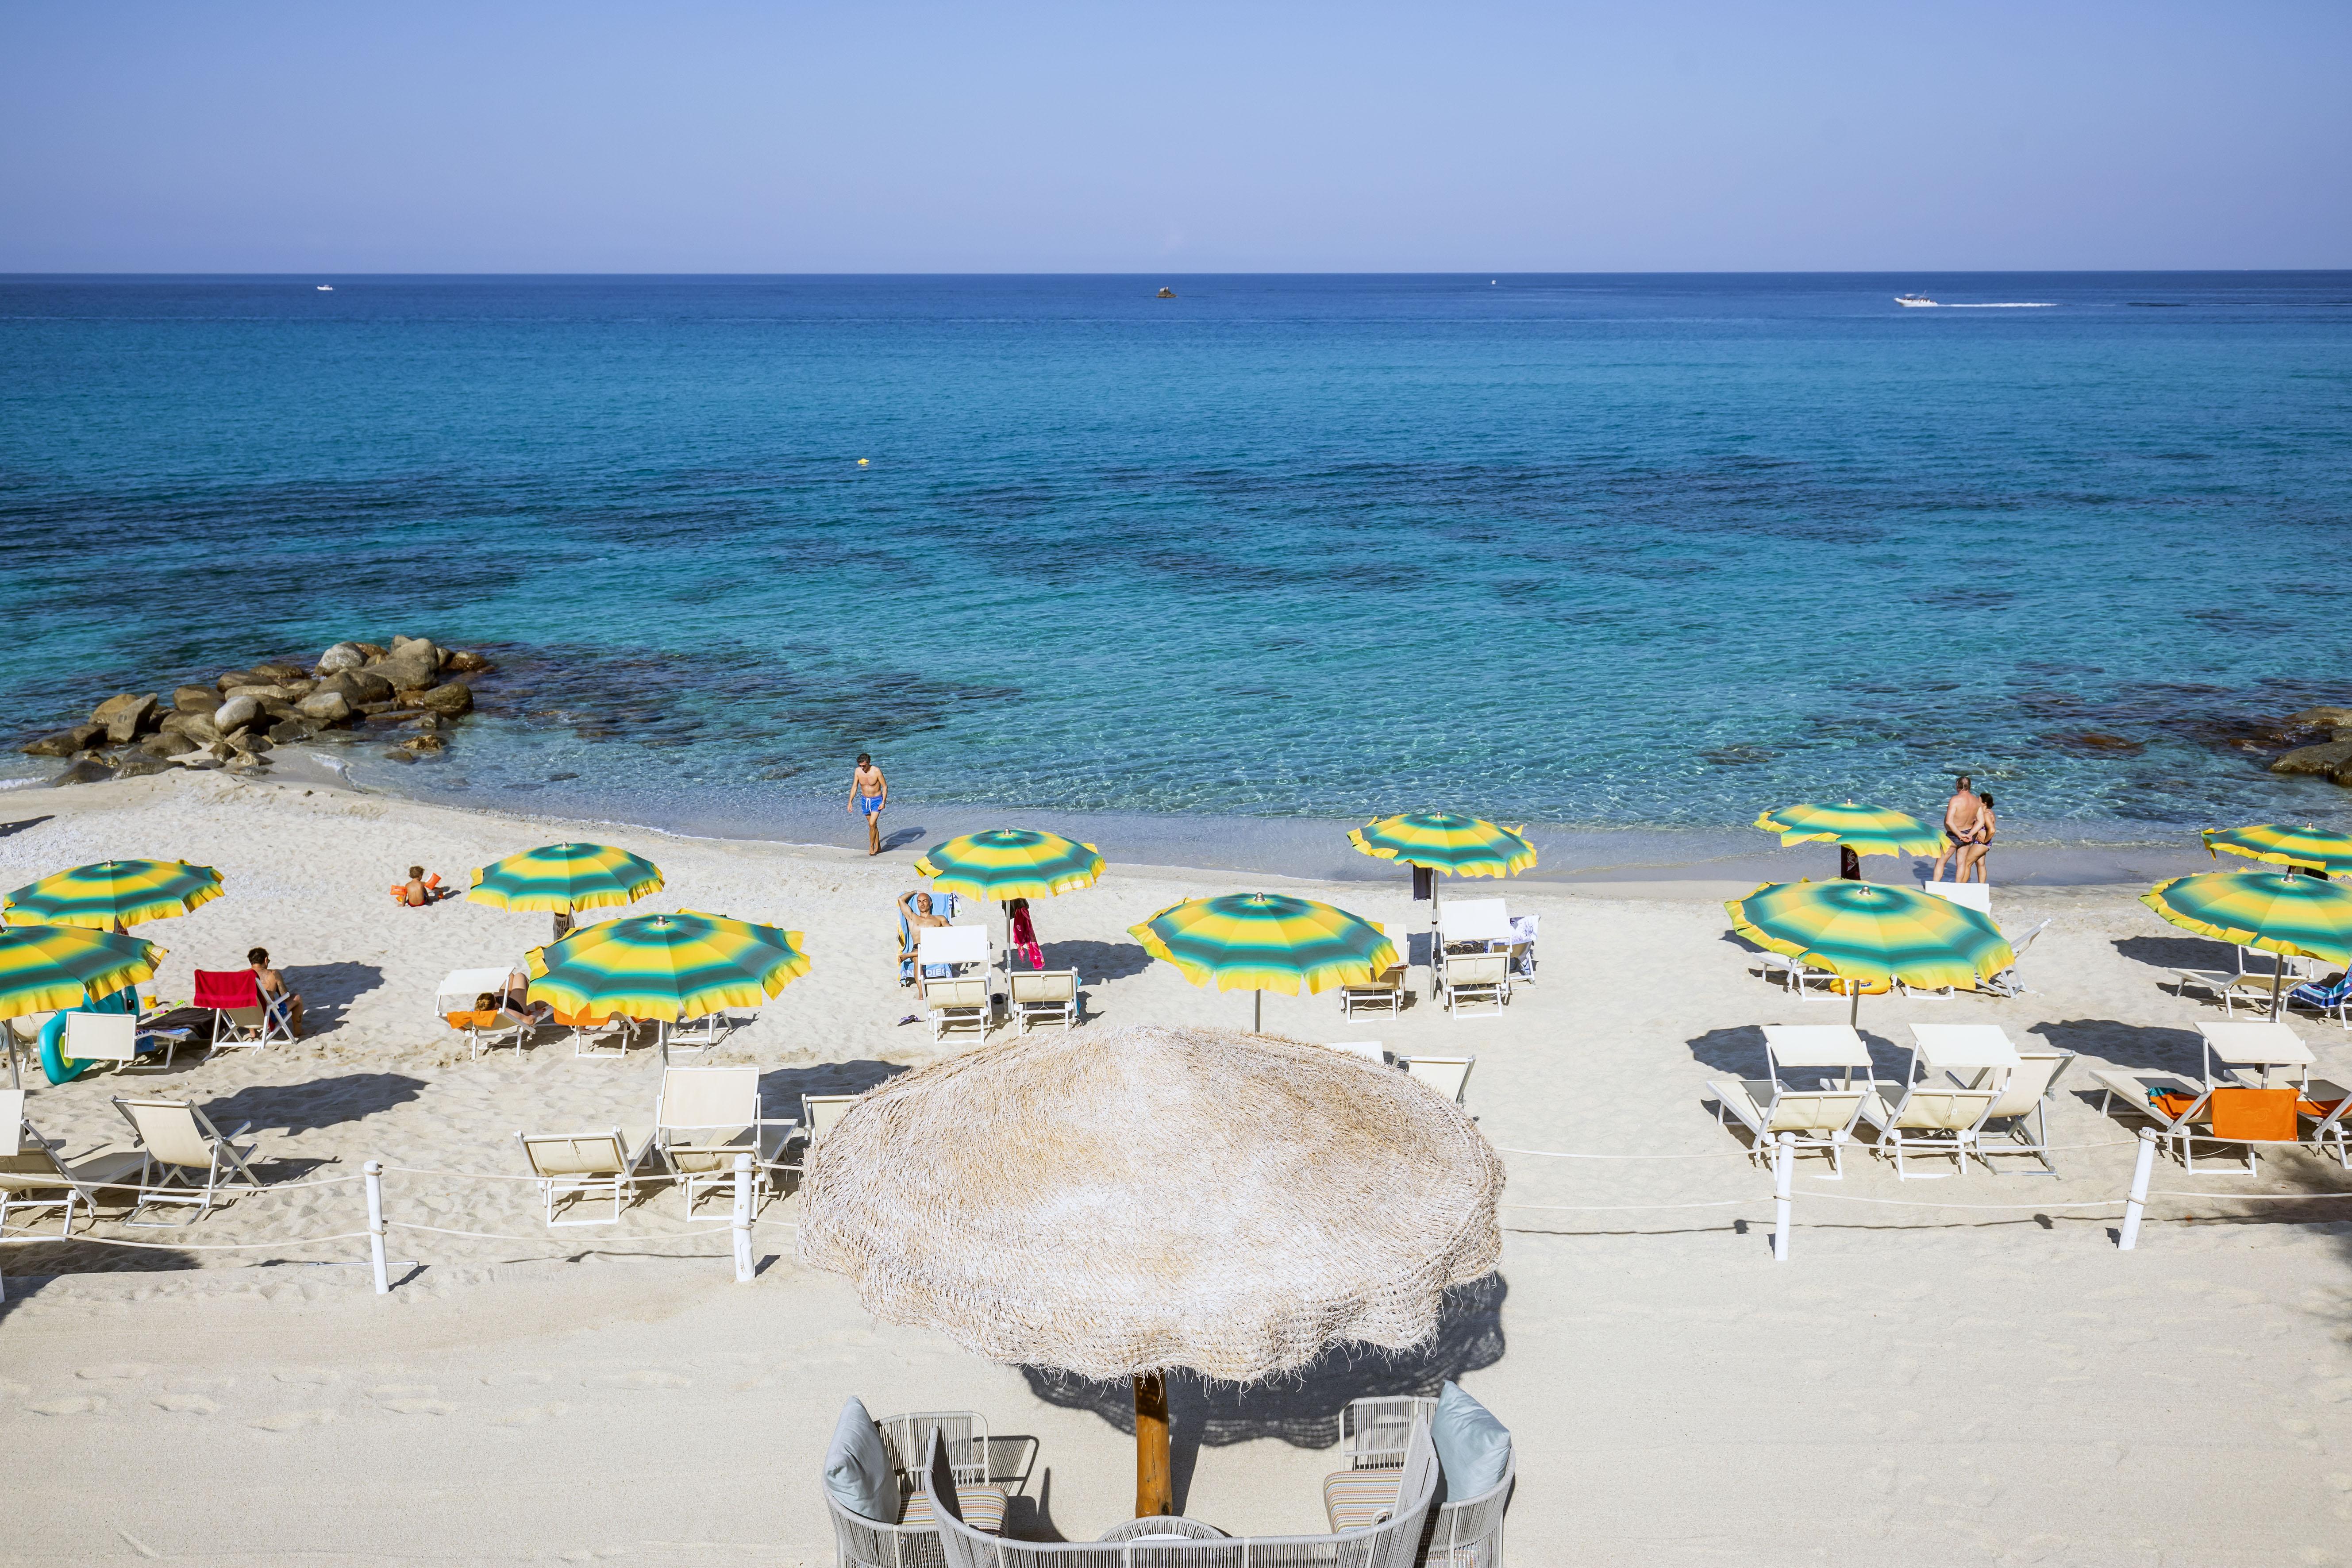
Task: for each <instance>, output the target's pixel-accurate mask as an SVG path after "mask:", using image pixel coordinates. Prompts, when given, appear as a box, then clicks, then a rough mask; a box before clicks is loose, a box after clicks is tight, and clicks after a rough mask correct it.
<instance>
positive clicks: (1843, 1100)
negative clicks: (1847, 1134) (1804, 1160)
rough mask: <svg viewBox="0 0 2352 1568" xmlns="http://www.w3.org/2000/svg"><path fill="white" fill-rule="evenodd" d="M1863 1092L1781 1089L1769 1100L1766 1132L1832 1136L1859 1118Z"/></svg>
mask: <svg viewBox="0 0 2352 1568" xmlns="http://www.w3.org/2000/svg"><path fill="white" fill-rule="evenodd" d="M1864 1092H1866V1091H1864V1090H1863V1089H1784V1090H1782V1091H1781V1092H1780V1094H1778V1095H1776V1096H1774V1097H1773V1100H1772V1119H1771V1121H1769V1122H1767V1123H1766V1124H1765V1128H1764V1131H1766V1132H1768V1133H1769V1132H1835V1131H1839V1130H1840V1129H1842V1128H1847V1127H1852V1126H1853V1120H1854V1118H1855V1117H1857V1116H1859V1115H1861V1114H1862V1097H1863V1095H1864Z"/></svg>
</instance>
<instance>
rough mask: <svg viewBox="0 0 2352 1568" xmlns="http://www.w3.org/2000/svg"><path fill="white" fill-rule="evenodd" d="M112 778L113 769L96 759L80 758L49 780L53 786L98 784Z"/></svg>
mask: <svg viewBox="0 0 2352 1568" xmlns="http://www.w3.org/2000/svg"><path fill="white" fill-rule="evenodd" d="M113 776H114V769H113V768H112V767H110V766H109V765H108V764H107V763H101V762H100V761H99V760H98V759H97V758H96V757H82V758H79V760H77V761H75V762H71V763H67V764H66V769H65V772H63V773H59V774H58V776H57V777H55V778H53V779H51V780H50V781H49V783H51V784H100V783H103V782H104V781H106V780H108V779H110V778H112V777H113Z"/></svg>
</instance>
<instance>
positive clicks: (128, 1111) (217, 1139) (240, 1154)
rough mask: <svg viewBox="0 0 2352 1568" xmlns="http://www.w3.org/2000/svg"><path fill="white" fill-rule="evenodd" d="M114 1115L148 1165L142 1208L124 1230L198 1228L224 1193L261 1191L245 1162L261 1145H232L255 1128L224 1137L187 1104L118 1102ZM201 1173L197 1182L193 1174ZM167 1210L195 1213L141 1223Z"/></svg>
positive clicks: (242, 1127) (119, 1098) (248, 1124)
mask: <svg viewBox="0 0 2352 1568" xmlns="http://www.w3.org/2000/svg"><path fill="white" fill-rule="evenodd" d="M114 1109H115V1110H119V1111H121V1113H122V1119H123V1120H124V1121H128V1122H130V1123H131V1133H132V1135H133V1136H134V1137H136V1138H137V1140H138V1143H139V1150H140V1152H141V1154H142V1156H143V1157H144V1159H145V1164H144V1166H143V1168H142V1170H141V1172H140V1174H139V1188H140V1192H139V1205H138V1207H136V1208H134V1209H132V1210H131V1213H130V1215H129V1216H128V1217H127V1218H125V1219H124V1220H123V1222H122V1223H123V1224H125V1225H135V1226H166V1225H194V1223H195V1222H196V1221H198V1220H200V1219H202V1218H203V1217H204V1216H205V1215H207V1214H209V1213H211V1212H212V1206H213V1200H214V1199H215V1198H216V1197H218V1196H219V1195H220V1194H221V1192H222V1190H223V1188H225V1187H242V1188H244V1189H245V1190H247V1191H248V1192H259V1191H261V1190H262V1182H261V1178H260V1177H258V1176H257V1175H255V1174H254V1173H253V1171H252V1168H251V1167H250V1166H248V1165H247V1163H246V1162H247V1160H250V1159H251V1158H252V1157H253V1152H254V1150H255V1149H256V1148H257V1147H259V1145H257V1144H253V1143H247V1144H245V1145H244V1146H242V1147H239V1146H238V1145H237V1144H236V1142H232V1140H234V1139H236V1138H240V1137H243V1136H244V1135H245V1133H246V1131H247V1130H248V1129H250V1128H251V1127H252V1125H253V1124H252V1123H251V1122H249V1121H248V1122H245V1123H243V1124H241V1125H240V1126H238V1127H236V1129H234V1130H233V1131H230V1132H229V1133H227V1134H226V1135H224V1134H223V1133H222V1132H221V1131H220V1130H219V1129H218V1128H216V1127H215V1126H214V1125H213V1124H212V1120H211V1119H210V1118H209V1117H207V1116H205V1113H204V1112H203V1111H201V1110H197V1109H196V1108H195V1107H194V1106H193V1105H191V1104H189V1103H188V1102H187V1101H185V1100H132V1099H130V1098H128V1097H126V1096H123V1095H116V1096H115V1097H114ZM197 1172H202V1173H203V1175H202V1176H201V1177H198V1176H197V1175H196V1174H195V1173H197ZM163 1204H185V1205H188V1206H190V1207H192V1208H194V1210H195V1212H194V1214H192V1215H189V1216H188V1217H187V1218H185V1219H184V1220H176V1221H174V1220H152V1219H150V1220H142V1219H141V1218H140V1217H139V1216H140V1215H142V1214H144V1213H145V1212H146V1211H147V1210H149V1209H150V1208H153V1207H155V1206H156V1205H163Z"/></svg>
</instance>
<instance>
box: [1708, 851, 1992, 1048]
mask: <svg viewBox="0 0 2352 1568" xmlns="http://www.w3.org/2000/svg"><path fill="white" fill-rule="evenodd" d="M1723 907H1724V909H1725V910H1727V911H1728V912H1729V913H1730V916H1731V928H1732V930H1734V931H1738V933H1739V934H1740V935H1741V936H1744V937H1746V938H1747V939H1748V941H1750V942H1755V943H1756V944H1757V945H1758V946H1759V947H1766V948H1769V949H1771V951H1773V952H1780V953H1786V954H1788V955H1789V956H1790V957H1791V958H1795V959H1797V960H1799V961H1800V962H1801V963H1808V964H1811V966H1812V967H1814V968H1816V969H1826V970H1828V971H1830V972H1831V973H1833V974H1836V975H1838V976H1840V977H1841V978H1843V979H1844V980H1846V981H1847V982H1848V983H1849V984H1848V985H1847V989H1848V990H1849V991H1851V992H1852V993H1853V1011H1854V1013H1855V1015H1856V1016H1859V1014H1860V1011H1861V1007H1862V992H1863V988H1864V986H1865V985H1867V986H1871V987H1874V988H1877V989H1881V990H1883V989H1885V987H1886V986H1888V985H1891V984H1894V983H1895V981H1897V980H1900V981H1902V982H1903V983H1904V984H1906V985H1920V986H1937V985H1949V986H1952V987H1954V988H1955V989H1957V990H1961V991H1973V990H1975V989H1976V988H1977V984H1978V983H1979V981H1982V980H1987V979H1990V978H1991V977H1992V976H1993V975H1996V974H1999V973H2000V972H2001V971H2002V970H2004V969H2007V968H2008V967H2009V966H2010V965H2011V964H2013V963H2016V962H2017V954H2016V953H2014V952H2011V950H2010V945H2009V941H2008V939H2007V938H2006V937H2004V936H2002V935H2001V934H2000V928H1999V927H1998V926H1996V925H1994V924H1993V923H1992V921H1990V920H1989V919H1987V918H1986V917H1985V916H1983V915H1980V914H1979V913H1978V912H1977V911H1976V910H1969V909H1963V908H1961V907H1960V906H1959V905H1958V904H1956V903H1953V902H1952V901H1950V900H1948V899H1938V898H1936V897H1933V896H1932V895H1930V894H1927V893H1915V892H1913V891H1912V890H1911V889H1908V888H1890V887H1885V886H1884V885H1882V884H1880V883H1877V882H1853V881H1848V880H1845V879H1843V878H1841V879H1837V880H1834V881H1829V882H1812V881H1805V882H1767V883H1765V884H1764V885H1763V886H1762V887H1760V888H1759V889H1756V890H1755V891H1754V892H1752V893H1750V894H1748V896H1747V897H1746V898H1744V899H1733V900H1729V901H1728V902H1727V903H1726V904H1725V905H1724V906H1723Z"/></svg>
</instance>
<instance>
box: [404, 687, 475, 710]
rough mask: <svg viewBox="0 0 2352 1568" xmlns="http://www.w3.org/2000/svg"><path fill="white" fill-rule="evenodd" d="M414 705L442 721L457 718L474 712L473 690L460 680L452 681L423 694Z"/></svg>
mask: <svg viewBox="0 0 2352 1568" xmlns="http://www.w3.org/2000/svg"><path fill="white" fill-rule="evenodd" d="M416 705H417V706H418V707H419V708H422V709H424V710H425V711H426V712H427V713H434V714H438V715H439V716H440V717H442V718H444V719H456V718H459V717H462V716H463V715H465V714H467V713H471V712H472V711H473V710H474V689H473V688H472V687H470V686H467V684H466V683H465V682H464V681H462V680H453V681H451V682H449V683H448V684H447V685H446V686H436V687H435V688H434V689H432V690H430V691H427V692H425V694H424V695H423V696H421V697H419V698H418V699H417V700H416Z"/></svg>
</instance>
